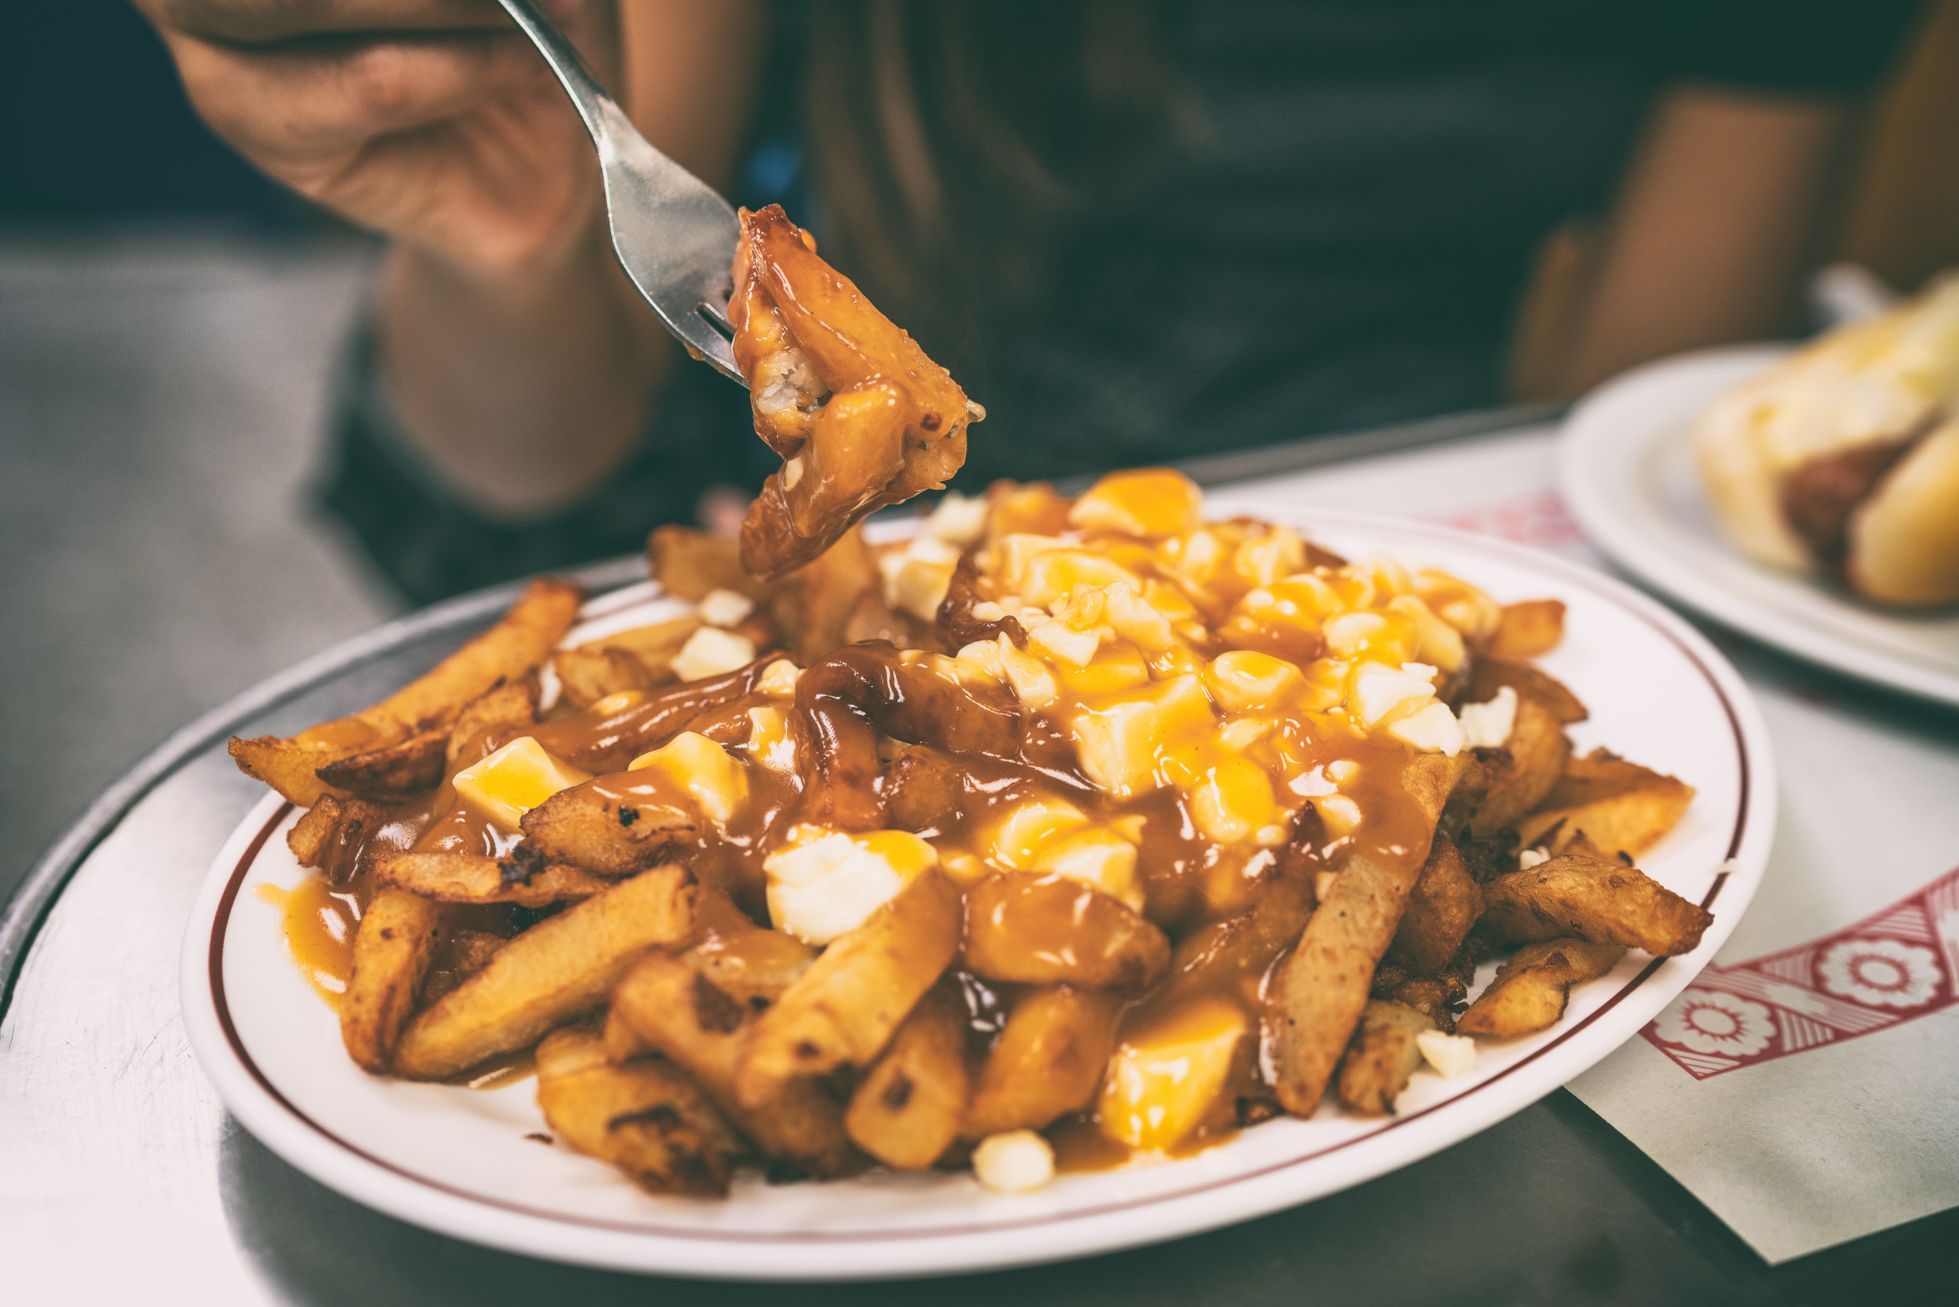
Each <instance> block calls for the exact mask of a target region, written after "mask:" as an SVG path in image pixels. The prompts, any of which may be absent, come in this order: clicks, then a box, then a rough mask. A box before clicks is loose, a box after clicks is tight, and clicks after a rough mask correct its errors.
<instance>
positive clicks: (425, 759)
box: [317, 728, 449, 803]
mask: <svg viewBox="0 0 1959 1307" xmlns="http://www.w3.org/2000/svg"><path fill="white" fill-rule="evenodd" d="M448 749H449V732H448V731H447V730H446V729H443V728H438V729H436V730H432V731H424V732H422V733H421V734H419V735H411V736H409V737H408V738H407V739H405V740H401V741H399V742H397V743H395V744H388V745H383V746H382V747H380V748H378V749H369V750H367V751H366V752H364V753H357V754H354V755H353V756H352V757H350V758H341V759H338V760H336V761H334V762H329V763H327V764H325V765H324V766H322V767H320V768H319V770H318V772H317V775H318V776H319V778H320V779H321V780H323V781H325V782H326V783H327V784H328V785H330V786H332V787H333V790H334V791H336V792H338V793H342V794H352V795H355V796H357V797H359V798H363V799H372V800H375V801H377V802H380V803H391V802H399V801H400V800H402V799H405V798H409V797H411V796H413V795H416V794H419V793H421V792H422V791H423V790H426V789H431V788H433V787H434V786H435V784H436V783H437V782H438V781H440V780H441V779H442V770H443V763H444V760H445V758H446V756H447V754H448ZM321 797H322V798H325V797H326V796H325V795H322V796H321Z"/></svg>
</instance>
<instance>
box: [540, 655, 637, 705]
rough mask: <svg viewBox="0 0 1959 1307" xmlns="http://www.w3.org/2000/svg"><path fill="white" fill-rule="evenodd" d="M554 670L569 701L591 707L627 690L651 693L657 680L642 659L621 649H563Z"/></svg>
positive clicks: (552, 663) (555, 656)
mask: <svg viewBox="0 0 1959 1307" xmlns="http://www.w3.org/2000/svg"><path fill="white" fill-rule="evenodd" d="M551 667H552V669H553V670H554V671H556V672H557V673H558V684H559V685H560V686H561V687H562V688H563V690H564V695H565V699H566V701H567V702H569V703H570V704H572V705H573V706H574V707H578V708H590V707H591V706H592V705H593V704H595V703H597V702H598V701H599V700H601V699H603V698H606V697H607V696H609V695H614V694H618V693H620V692H622V691H626V690H650V689H652V688H653V686H654V685H655V684H656V682H655V680H654V678H653V677H652V675H651V674H649V673H648V672H647V670H646V668H645V667H644V666H643V665H642V664H641V663H640V661H639V659H637V658H635V657H633V656H632V655H631V654H629V653H626V652H625V651H624V650H620V649H560V650H558V652H557V653H555V654H552V655H551Z"/></svg>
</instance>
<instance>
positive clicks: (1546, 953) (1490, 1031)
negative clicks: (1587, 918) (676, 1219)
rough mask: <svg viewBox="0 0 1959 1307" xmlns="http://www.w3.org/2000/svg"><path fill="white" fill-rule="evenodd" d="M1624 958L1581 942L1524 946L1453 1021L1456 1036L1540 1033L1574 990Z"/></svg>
mask: <svg viewBox="0 0 1959 1307" xmlns="http://www.w3.org/2000/svg"><path fill="white" fill-rule="evenodd" d="M1625 955H1626V950H1625V949H1623V948H1621V947H1620V946H1619V945H1617V944H1588V943H1586V942H1585V941H1584V940H1582V939H1554V940H1550V941H1548V942H1546V943H1543V944H1526V945H1525V946H1524V947H1522V948H1520V949H1518V950H1517V953H1516V956H1514V957H1512V958H1511V959H1510V960H1509V961H1508V962H1506V963H1504V964H1503V965H1502V966H1501V967H1498V968H1497V973H1496V978H1495V979H1494V980H1492V981H1491V982H1490V984H1489V988H1487V989H1485V990H1484V991H1483V992H1482V993H1480V994H1478V995H1477V996H1476V1001H1475V1002H1474V1003H1471V1004H1470V1005H1469V1010H1468V1011H1467V1012H1464V1013H1463V1014H1462V1015H1461V1016H1460V1017H1458V1018H1457V1019H1456V1033H1458V1034H1463V1035H1479V1036H1482V1037H1483V1038H1486V1039H1509V1038H1512V1037H1514V1036H1517V1035H1528V1034H1531V1033H1533V1032H1535V1031H1539V1030H1542V1029H1544V1028H1545V1027H1546V1026H1549V1025H1550V1024H1551V1023H1552V1022H1554V1021H1556V1020H1557V1019H1558V1018H1559V1017H1561V1016H1563V1015H1564V1007H1565V1002H1566V1001H1567V1000H1568V999H1569V997H1570V995H1571V987H1572V986H1573V985H1574V984H1576V983H1578V982H1579V981H1581V980H1592V979H1595V978H1596V977H1599V976H1602V975H1604V974H1605V973H1606V972H1608V971H1610V970H1612V968H1613V967H1615V966H1617V965H1618V963H1619V959H1620V958H1622V957H1624V956H1625Z"/></svg>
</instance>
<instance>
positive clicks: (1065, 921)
mask: <svg viewBox="0 0 1959 1307" xmlns="http://www.w3.org/2000/svg"><path fill="white" fill-rule="evenodd" d="M1452 951H1453V950H1452ZM965 957H966V966H967V968H968V969H969V970H971V971H972V972H973V974H974V975H977V976H979V977H981V978H982V979H985V980H997V981H1005V982H1007V983H1011V984H1026V985H1081V986H1083V987H1085V988H1089V989H1134V988H1139V987H1141V986H1143V985H1147V984H1149V983H1150V982H1151V981H1153V980H1155V979H1156V978H1157V977H1158V976H1159V975H1161V974H1162V973H1163V968H1164V966H1165V965H1166V964H1167V963H1168V962H1169V961H1170V940H1169V938H1168V937H1167V936H1165V935H1164V933H1163V932H1162V931H1161V930H1159V929H1158V928H1157V927H1156V926H1155V925H1153V924H1151V923H1150V922H1149V921H1148V920H1146V919H1145V918H1144V917H1143V915H1142V914H1141V913H1139V912H1137V911H1135V910H1134V909H1133V908H1131V907H1129V906H1128V905H1127V904H1125V903H1121V902H1118V901H1117V900H1115V899H1112V898H1110V897H1109V896H1108V895H1106V894H1103V893H1101V892H1100V891H1098V890H1095V889H1091V888H1089V887H1088V886H1087V885H1084V884H1082V883H1081V882H1080V881H1078V880H1072V879H1070V878H1068V877H1066V876H1034V875H1029V874H1028V873H1026V872H1005V873H998V874H995V875H991V876H983V877H981V878H980V879H979V880H978V881H977V882H976V883H975V884H973V885H972V886H971V887H970V888H969V889H968V890H967V891H966V948H965Z"/></svg>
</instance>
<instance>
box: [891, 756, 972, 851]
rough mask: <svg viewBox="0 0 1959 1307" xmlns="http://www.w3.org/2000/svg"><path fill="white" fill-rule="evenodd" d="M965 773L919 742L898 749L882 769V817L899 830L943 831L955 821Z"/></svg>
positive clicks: (945, 757) (962, 795) (948, 758)
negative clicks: (883, 813) (883, 810)
mask: <svg viewBox="0 0 1959 1307" xmlns="http://www.w3.org/2000/svg"><path fill="white" fill-rule="evenodd" d="M964 791H965V772H964V770H963V769H962V768H961V767H960V765H959V764H958V763H957V762H955V761H953V759H952V757H951V755H949V754H945V753H941V752H940V751H939V750H937V749H933V748H929V747H927V746H926V745H922V744H908V745H906V746H905V747H904V748H902V749H900V750H898V755H897V756H896V757H895V758H893V759H892V760H891V761H890V763H889V764H887V765H886V767H885V769H884V807H885V815H886V819H887V820H888V821H889V822H890V823H891V824H892V825H893V826H895V827H897V828H898V829H899V830H908V831H931V830H944V829H946V828H947V827H949V826H951V825H953V824H954V823H956V822H957V821H958V820H959V809H960V804H961V802H962V800H963V797H964Z"/></svg>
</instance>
